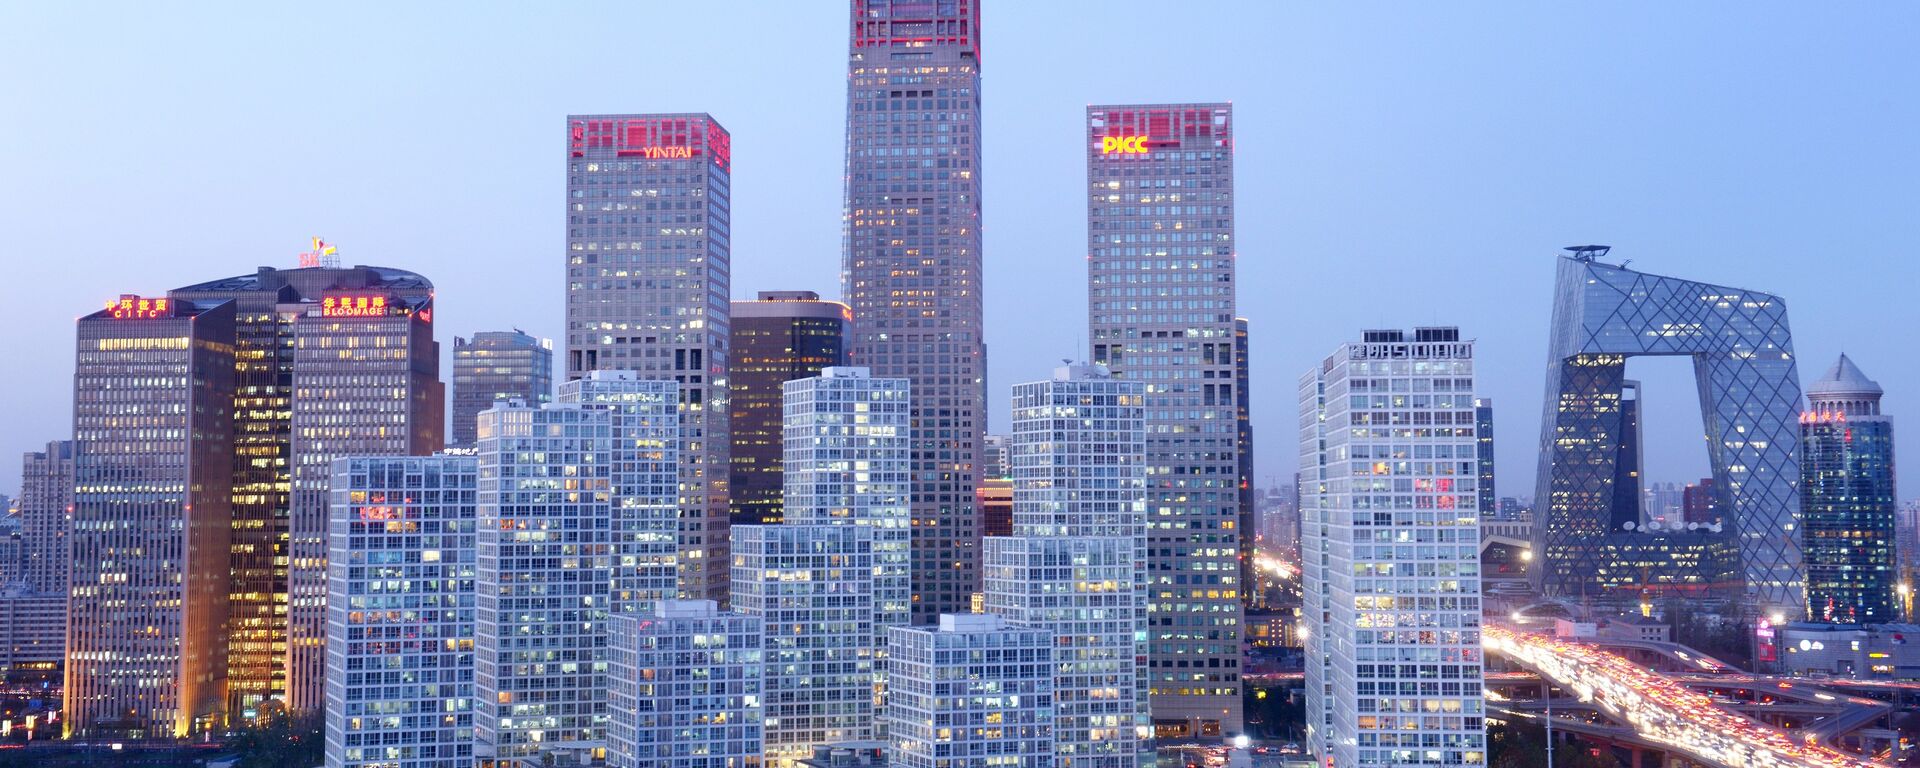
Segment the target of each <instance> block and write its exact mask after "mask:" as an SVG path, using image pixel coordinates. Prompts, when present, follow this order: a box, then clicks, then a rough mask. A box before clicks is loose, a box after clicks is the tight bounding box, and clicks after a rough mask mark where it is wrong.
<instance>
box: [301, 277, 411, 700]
mask: <svg viewBox="0 0 1920 768" xmlns="http://www.w3.org/2000/svg"><path fill="white" fill-rule="evenodd" d="M409 293H411V292H401V291H394V290H389V289H387V288H385V287H376V286H367V287H363V288H356V289H352V290H338V289H336V290H328V291H324V292H322V293H321V295H320V298H319V300H318V301H314V302H307V303H303V304H301V305H299V307H298V309H297V310H296V312H297V314H296V316H295V317H294V319H293V339H292V341H293V351H292V357H293V399H292V407H293V415H292V418H291V421H290V426H291V429H292V432H291V439H292V450H291V454H290V457H291V460H292V462H293V493H292V496H291V505H290V506H289V508H288V509H289V512H288V524H287V531H288V542H289V544H288V555H289V557H290V560H289V563H288V571H287V595H288V596H287V639H286V642H287V666H286V671H287V706H288V708H290V709H293V710H295V711H300V712H312V711H316V710H318V709H319V708H320V707H321V706H322V705H323V704H324V700H325V698H326V685H325V682H326V661H327V659H326V657H327V653H326V651H327V547H328V544H327V518H328V510H329V508H330V507H331V504H332V500H331V498H330V496H329V493H328V484H329V483H330V482H331V480H332V477H333V460H334V459H336V458H339V457H342V456H425V455H428V454H431V453H434V452H436V451H438V450H440V449H441V448H442V447H444V441H443V430H444V429H445V427H446V418H447V411H446V397H445V388H444V385H443V384H442V383H441V381H440V345H439V344H438V343H437V342H435V341H434V340H433V297H432V296H431V295H429V296H426V297H419V296H417V295H412V296H410V295H409Z"/></svg>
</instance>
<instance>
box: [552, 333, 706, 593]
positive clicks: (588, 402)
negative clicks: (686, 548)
mask: <svg viewBox="0 0 1920 768" xmlns="http://www.w3.org/2000/svg"><path fill="white" fill-rule="evenodd" d="M680 392H681V385H680V384H679V383H678V382H675V381H671V380H666V379H642V378H640V377H639V375H638V374H635V373H634V372H633V371H589V372H587V375H586V376H585V377H584V378H579V379H574V380H573V381H569V382H566V383H564V384H561V385H560V402H562V403H570V404H578V405H580V406H581V407H584V408H594V409H601V410H606V411H608V412H609V414H610V417H611V418H612V419H613V443H612V447H611V449H610V453H609V455H610V457H611V459H612V461H613V508H612V513H613V520H612V526H613V553H612V557H613V565H612V568H613V583H612V584H611V586H610V588H611V589H612V592H611V593H609V600H611V601H612V604H611V605H610V607H609V608H610V610H612V611H614V612H616V613H644V612H646V610H647V608H648V606H649V605H651V604H653V603H657V602H659V601H661V600H671V599H673V597H674V595H675V594H677V593H678V579H677V578H676V573H675V571H676V568H675V565H676V564H675V561H674V557H675V553H676V550H677V544H676V542H677V539H678V536H677V535H676V534H677V531H678V529H679V514H678V513H679V506H678V505H677V504H676V498H677V497H676V495H675V492H676V489H677V487H678V485H677V482H678V478H679V468H680V460H679V457H680V441H679V437H680V414H679V412H678V402H679V399H680V397H679V396H680Z"/></svg>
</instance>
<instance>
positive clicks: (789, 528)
mask: <svg viewBox="0 0 1920 768" xmlns="http://www.w3.org/2000/svg"><path fill="white" fill-rule="evenodd" d="M873 535H874V528H873V527H872V526H865V525H796V524H793V523H787V524H783V525H743V526H740V527H738V528H735V529H733V543H734V550H733V608H734V610H735V611H738V612H739V613H742V614H745V615H748V616H757V617H759V618H760V619H761V620H763V621H764V622H765V623H766V628H767V639H766V656H765V658H766V674H767V676H766V696H765V698H764V702H765V706H763V707H762V711H763V716H764V719H765V722H766V729H765V739H766V752H765V754H766V757H767V763H768V765H770V766H773V768H792V766H793V764H794V762H795V761H797V760H801V759H804V758H806V757H809V756H811V755H812V754H813V748H814V747H815V746H818V745H822V744H831V743H834V742H841V741H867V740H871V739H872V738H873V737H874V732H875V724H876V720H877V719H878V717H879V715H880V712H879V711H877V710H876V708H875V695H874V694H875V692H874V673H875V672H876V668H875V666H874V658H875V656H876V654H877V653H878V649H876V648H875V647H874V644H873V641H874V631H873V620H874V610H873V607H874V599H873V572H874V559H873Z"/></svg>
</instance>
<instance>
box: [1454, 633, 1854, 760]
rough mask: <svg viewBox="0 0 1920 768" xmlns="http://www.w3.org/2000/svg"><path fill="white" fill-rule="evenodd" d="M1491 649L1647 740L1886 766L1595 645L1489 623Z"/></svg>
mask: <svg viewBox="0 0 1920 768" xmlns="http://www.w3.org/2000/svg"><path fill="white" fill-rule="evenodd" d="M1483 636H1484V639H1485V644H1486V647H1487V650H1489V651H1490V652H1493V653H1498V654H1500V655H1502V656H1505V657H1506V658H1508V659H1510V660H1512V661H1514V662H1516V663H1518V664H1520V665H1521V666H1523V667H1526V668H1528V669H1531V670H1533V671H1535V672H1538V673H1539V674H1541V675H1544V676H1546V677H1547V678H1548V679H1550V680H1552V681H1553V683H1554V684H1555V685H1558V686H1560V687H1562V688H1564V689H1567V690H1568V691H1570V692H1572V693H1574V694H1576V695H1578V696H1579V697H1580V699H1581V700H1582V701H1588V702H1592V703H1593V704H1595V705H1597V706H1599V707H1600V708H1601V709H1602V710H1604V711H1605V712H1606V713H1607V714H1609V715H1611V716H1613V717H1615V718H1618V719H1619V720H1620V721H1622V722H1625V723H1627V724H1629V725H1631V726H1632V728H1633V729H1634V731H1635V733H1637V734H1638V735H1639V737H1640V738H1641V739H1644V740H1646V741H1648V742H1652V743H1656V744H1662V745H1666V746H1669V747H1671V748H1672V749H1673V750H1674V751H1676V752H1679V753H1682V754H1684V755H1686V756H1687V757H1689V758H1691V759H1693V760H1695V761H1698V762H1702V763H1706V764H1709V765H1715V766H1726V767H1727V768H1761V767H1770V766H1821V767H1822V768H1854V767H1858V768H1872V767H1877V766H1883V765H1884V764H1882V763H1876V762H1873V761H1869V760H1864V759H1861V758H1859V757H1856V756H1853V755H1848V754H1846V753H1843V752H1839V751H1835V750H1832V749H1828V748H1826V747H1824V746H1819V745H1811V744H1801V743H1799V742H1796V741H1795V740H1793V739H1792V738H1791V737H1789V736H1788V735H1787V734H1785V733H1783V732H1782V731H1780V730H1779V729H1777V728H1773V727H1771V726H1767V725H1763V724H1761V723H1759V722H1756V721H1754V720H1751V719H1748V718H1746V717H1743V716H1741V715H1738V714H1735V713H1733V712H1730V711H1728V710H1726V709H1723V708H1721V707H1720V706H1718V705H1716V704H1715V703H1714V702H1713V701H1712V699H1710V698H1709V697H1708V696H1707V695H1705V694H1702V693H1697V692H1695V691H1692V690H1690V689H1688V688H1687V687H1686V685H1685V684H1683V683H1682V682H1680V681H1678V680H1675V679H1673V678H1670V677H1668V676H1666V675H1662V674H1659V673H1657V672H1653V671H1650V670H1647V669H1644V668H1642V667H1640V666H1639V665H1636V664H1634V663H1632V662H1630V661H1627V660H1626V659H1624V658H1621V657H1620V656H1616V655H1614V654H1612V653H1608V652H1606V651H1602V650H1598V649H1596V648H1593V647H1591V646H1588V645H1584V644H1580V643H1573V642H1567V641H1564V640H1558V639H1555V638H1552V637H1547V636H1543V635H1535V634H1527V633H1521V632H1515V631H1513V630H1511V629H1508V628H1505V627H1498V626H1488V627H1486V628H1485V629H1484V632H1483Z"/></svg>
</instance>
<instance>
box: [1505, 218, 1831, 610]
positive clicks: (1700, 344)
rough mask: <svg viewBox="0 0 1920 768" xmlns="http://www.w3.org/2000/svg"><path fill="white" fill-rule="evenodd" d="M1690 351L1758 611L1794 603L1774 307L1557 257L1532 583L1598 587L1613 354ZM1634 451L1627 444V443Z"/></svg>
mask: <svg viewBox="0 0 1920 768" xmlns="http://www.w3.org/2000/svg"><path fill="white" fill-rule="evenodd" d="M1643 355H1674V356H1686V357H1689V358H1691V359H1692V361H1693V368H1694V378H1695V380H1696V381H1697V383H1698V385H1699V391H1700V410H1701V418H1702V421H1703V422H1704V425H1705V428H1706V437H1707V440H1706V443H1707V456H1708V459H1709V461H1710V463H1711V464H1712V466H1713V478H1714V483H1715V491H1716V493H1719V494H1722V499H1723V504H1722V506H1723V508H1725V509H1726V510H1728V514H1727V518H1728V519H1729V521H1730V522H1731V525H1730V526H1728V528H1729V530H1727V531H1726V535H1728V536H1731V537H1733V538H1734V539H1735V540H1736V541H1737V542H1738V544H1739V548H1740V567H1741V574H1742V578H1743V579H1744V582H1745V589H1746V591H1747V592H1748V593H1749V594H1750V595H1751V596H1752V598H1753V600H1754V604H1753V605H1754V607H1755V608H1756V609H1760V610H1769V611H1773V612H1779V613H1781V614H1783V615H1786V616H1788V617H1791V618H1798V617H1799V616H1801V615H1802V614H1804V612H1805V610H1806V593H1805V591H1804V571H1803V570H1802V567H1801V555H1800V537H1799V535H1798V534H1797V533H1796V531H1795V524H1796V521H1797V520H1798V519H1799V517H1800V495H1799V492H1798V489H1797V488H1796V487H1795V485H1796V483H1797V482H1798V481H1799V479H1800V463H1799V458H1798V449H1799V442H1800V438H1799V430H1798V425H1797V423H1796V421H1797V416H1798V413H1799V404H1800V378H1799V374H1798V372H1797V370H1796V368H1795V362H1794V357H1793V337H1792V333H1791V332H1790V331H1789V329H1788V326H1787V308H1786V304H1785V302H1783V301H1782V300H1781V299H1780V298H1779V297H1776V296H1771V295H1768V294H1764V293H1758V292H1755V291H1748V290H1743V289H1739V288H1728V287H1724V286H1717V285H1709V284H1706V283H1699V282H1693V281H1689V280H1681V279H1677V278H1670V277H1661V276H1659V275H1649V274H1644V273H1640V272H1635V271H1633V270H1629V269H1626V268H1624V267H1619V266H1613V265H1610V264H1604V263H1601V262H1598V261H1594V260H1593V258H1592V257H1591V256H1589V255H1584V254H1582V255H1577V256H1573V257H1567V258H1563V259H1561V260H1560V264H1559V272H1558V276H1557V279H1556V284H1555V300H1554V312H1553V328H1552V334H1551V337H1550V348H1549V354H1548V371H1547V395H1546V414H1545V416H1544V417H1543V420H1542V426H1541V438H1540V442H1541V458H1540V472H1539V482H1538V484H1537V487H1538V489H1539V490H1538V493H1539V494H1540V496H1541V498H1542V503H1541V504H1540V507H1541V512H1540V513H1539V514H1540V522H1539V524H1538V525H1536V526H1535V527H1534V542H1533V544H1534V551H1535V552H1536V553H1537V555H1538V556H1539V557H1540V558H1541V561H1540V562H1539V567H1537V568H1535V569H1534V578H1535V579H1537V584H1538V586H1539V588H1540V590H1541V591H1542V593H1543V594H1546V595H1548V596H1553V597H1568V598H1575V599H1580V598H1586V597H1597V596H1599V595H1600V594H1601V589H1600V587H1599V585H1598V584H1596V583H1595V581H1594V580H1593V579H1592V578H1591V576H1592V574H1594V573H1596V572H1598V571H1599V570H1600V569H1601V568H1603V567H1605V566H1606V565H1607V563H1606V562H1605V556H1606V552H1607V547H1606V544H1605V542H1606V537H1607V536H1608V535H1609V534H1610V533H1614V532H1617V531H1620V530H1622V529H1623V528H1625V523H1626V522H1627V521H1626V520H1619V519H1616V518H1618V517H1620V514H1619V513H1620V510H1621V509H1622V507H1623V506H1631V507H1632V510H1633V512H1632V515H1633V517H1634V518H1635V519H1636V520H1637V518H1638V515H1639V512H1638V507H1639V503H1638V500H1637V497H1636V499H1635V500H1634V501H1633V503H1632V504H1631V505H1623V504H1622V503H1620V501H1619V500H1618V498H1617V497H1616V492H1615V487H1616V483H1617V482H1618V480H1617V478H1618V477H1619V472H1620V469H1621V468H1620V461H1621V451H1622V448H1623V445H1625V441H1626V439H1627V432H1628V430H1629V427H1630V425H1629V423H1628V422H1627V421H1626V414H1627V410H1628V408H1627V406H1626V405H1624V398H1625V397H1626V394H1625V393H1626V390H1627V382H1626V379H1625V377H1624V375H1623V374H1624V372H1625V370H1626V361H1627V359H1628V358H1630V357H1635V356H1643ZM1636 452H1637V448H1636Z"/></svg>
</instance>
